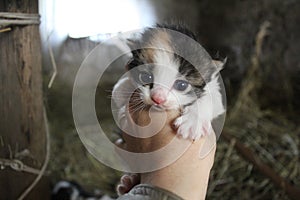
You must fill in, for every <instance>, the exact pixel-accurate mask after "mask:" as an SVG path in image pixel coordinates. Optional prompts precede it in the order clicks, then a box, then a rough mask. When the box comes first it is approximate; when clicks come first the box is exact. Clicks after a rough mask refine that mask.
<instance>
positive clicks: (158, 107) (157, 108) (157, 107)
mask: <svg viewBox="0 0 300 200" xmlns="http://www.w3.org/2000/svg"><path fill="white" fill-rule="evenodd" d="M152 107H153V108H154V109H156V110H158V111H163V110H167V108H166V107H164V106H163V105H159V104H153V105H152Z"/></svg>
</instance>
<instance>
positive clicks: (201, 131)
mask: <svg viewBox="0 0 300 200" xmlns="http://www.w3.org/2000/svg"><path fill="white" fill-rule="evenodd" d="M174 126H175V127H176V128H177V134H178V135H180V136H181V137H182V138H184V139H190V140H197V139H199V138H200V137H201V136H204V135H208V134H209V133H210V132H211V130H210V129H211V124H210V121H209V120H204V119H200V120H199V119H198V120H196V119H195V118H192V117H191V116H188V115H182V116H180V117H178V118H177V119H176V120H175V122H174Z"/></svg>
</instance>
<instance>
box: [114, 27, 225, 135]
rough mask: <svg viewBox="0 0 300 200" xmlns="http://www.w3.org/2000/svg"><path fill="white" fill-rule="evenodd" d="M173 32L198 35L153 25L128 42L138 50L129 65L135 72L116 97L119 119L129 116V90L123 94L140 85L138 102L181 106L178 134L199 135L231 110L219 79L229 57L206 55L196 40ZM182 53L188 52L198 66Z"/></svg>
mask: <svg viewBox="0 0 300 200" xmlns="http://www.w3.org/2000/svg"><path fill="white" fill-rule="evenodd" d="M169 30H171V32H170V31H169ZM172 31H177V32H180V33H182V34H185V35H187V36H189V37H190V38H192V39H193V40H196V37H195V36H194V34H193V33H192V32H191V31H189V30H188V29H185V28H182V27H179V26H161V25H157V27H154V28H147V29H146V30H145V31H144V32H143V33H142V34H141V35H140V37H139V38H138V39H136V40H129V41H128V45H129V46H130V48H131V49H132V51H131V53H132V55H131V59H130V61H129V62H128V64H127V70H130V75H128V76H126V77H124V78H122V79H121V80H119V82H118V83H117V84H116V85H115V86H114V89H113V93H112V97H113V99H114V101H115V103H116V105H117V108H119V109H120V111H119V113H118V118H119V119H118V120H120V121H121V120H122V119H123V120H124V113H125V107H126V104H127V102H128V101H127V99H128V97H129V96H128V95H129V94H128V95H120V94H124V91H129V90H128V89H129V88H131V89H132V88H138V90H137V92H138V94H139V98H138V99H137V104H138V105H140V104H141V103H142V104H144V105H148V106H153V107H154V108H156V109H158V110H168V109H178V110H179V111H181V115H180V116H179V117H178V118H177V119H175V121H174V126H175V127H176V128H177V134H178V135H179V136H181V137H182V138H187V139H190V140H197V139H199V138H200V137H201V136H203V135H206V134H209V133H211V132H212V130H211V121H212V120H213V119H214V118H216V117H217V116H219V115H221V114H223V113H224V111H225V108H224V105H223V104H222V96H221V93H220V86H219V82H218V78H219V76H218V75H219V73H218V72H219V71H220V70H221V69H222V67H223V65H224V62H222V61H216V60H212V59H211V58H210V57H209V56H208V55H204V54H205V53H206V52H205V51H204V50H203V52H198V51H197V52H195V51H194V49H193V48H194V47H193V46H192V45H190V46H186V40H185V39H184V38H182V37H179V38H178V37H174V35H173V34H172ZM177 52H180V53H182V54H184V55H188V57H189V58H191V59H190V60H191V61H192V62H193V63H194V65H195V63H196V65H198V66H194V65H193V64H191V63H190V62H189V61H188V60H186V59H185V58H183V57H181V56H180V55H179V54H178V53H177ZM212 97H213V98H212ZM121 126H122V123H121Z"/></svg>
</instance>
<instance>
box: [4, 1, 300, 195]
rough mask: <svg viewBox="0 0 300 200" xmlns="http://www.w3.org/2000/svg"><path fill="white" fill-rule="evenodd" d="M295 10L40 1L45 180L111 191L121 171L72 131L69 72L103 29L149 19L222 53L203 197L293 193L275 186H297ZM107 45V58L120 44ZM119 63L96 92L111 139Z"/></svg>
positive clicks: (299, 42)
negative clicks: (47, 147) (219, 129)
mask: <svg viewBox="0 0 300 200" xmlns="http://www.w3.org/2000/svg"><path fill="white" fill-rule="evenodd" d="M299 10H300V1H299V0H285V1H281V0H261V1H253V0H227V1H222V0H188V1H186V0H185V1H184V0H172V1H171V0H163V1H160V0H140V1H138V0H85V1H79V0H77V1H74V0H73V1H71V0H62V1H58V0H54V1H47V0H40V1H39V12H40V14H41V20H42V23H41V25H40V33H41V39H42V58H43V60H42V62H43V68H42V69H43V72H42V73H43V85H44V86H43V92H44V103H45V107H46V110H47V114H48V120H49V127H50V133H51V157H50V162H49V165H48V168H47V171H48V173H49V175H48V177H49V182H50V185H52V186H54V185H55V184H56V183H57V182H58V181H60V180H69V181H75V182H77V183H78V184H80V185H81V186H82V187H83V188H84V190H86V191H89V192H91V193H93V192H94V191H96V190H97V191H99V190H100V191H101V192H102V193H105V194H109V195H110V196H112V197H116V193H115V186H116V184H117V182H118V180H119V177H120V175H121V174H122V172H119V171H115V170H113V169H111V168H109V167H106V166H104V165H103V164H101V163H100V162H98V161H97V160H95V159H94V158H93V157H92V156H91V155H90V154H89V153H88V152H87V151H86V149H85V148H84V146H83V145H82V143H81V141H80V139H79V137H78V134H77V132H76V130H75V126H74V122H73V117H72V87H73V83H74V79H75V76H76V73H77V70H78V69H79V67H80V65H81V63H82V62H83V60H84V59H85V57H86V56H87V55H88V54H89V52H90V51H91V50H92V49H93V48H95V47H96V46H97V45H98V44H100V43H102V42H103V41H105V40H107V39H108V38H110V37H112V36H118V35H120V34H121V33H123V32H126V31H130V30H136V29H140V28H144V27H147V26H151V25H154V24H156V23H183V24H185V25H186V26H188V27H190V29H191V30H193V31H194V32H195V33H196V35H197V36H198V38H199V41H200V44H201V45H202V46H203V47H204V48H205V49H206V50H207V51H208V52H209V53H210V55H211V56H212V57H213V58H225V57H227V64H226V66H225V69H224V70H223V71H222V72H221V74H222V78H223V81H224V84H225V87H226V93H227V106H228V108H227V118H226V123H225V127H224V133H225V134H226V135H229V136H230V137H222V136H221V138H220V139H219V140H218V147H217V153H216V159H215V164H214V167H213V169H212V172H211V175H210V182H209V187H208V193H207V199H257V200H259V199H278V200H279V199H293V194H294V197H295V194H297V193H293V194H290V193H291V191H287V189H286V188H285V187H284V186H280V183H282V181H283V180H286V181H287V182H288V183H289V186H291V187H295V188H298V190H299V187H300V160H299V149H300V127H299V122H300V120H299V113H300V112H299V111H300V108H299V106H300V59H299V52H300V37H299V36H300V26H299V24H300V12H299ZM106 45H107V47H108V50H107V56H113V55H115V53H116V52H118V51H120V49H119V48H118V47H117V46H114V45H112V44H106ZM49 47H50V48H49ZM52 52H53V58H54V60H55V64H56V68H57V76H56V77H55V79H54V81H53V82H52V81H51V80H50V79H51V77H52V74H53V71H54V68H53V58H51V53H52ZM122 63H123V61H116V62H114V63H112V65H111V66H110V68H109V69H108V70H107V72H105V73H106V74H105V76H104V77H103V78H102V79H101V80H100V81H101V87H99V88H98V89H97V94H96V110H97V114H98V119H99V122H100V124H101V125H102V126H103V127H104V129H105V130H107V131H110V132H111V133H112V138H111V139H112V140H114V139H115V138H116V137H117V136H116V135H115V134H114V130H115V124H114V122H113V120H112V117H111V113H110V98H109V96H110V91H111V89H112V87H113V84H115V82H116V80H117V79H118V77H119V76H120V75H121V74H122V73H124V72H125V69H124V68H123V67H124V66H122ZM49 83H50V86H51V87H48V86H49ZM239 145H241V146H242V148H239ZM245 148H246V150H251V151H250V152H249V151H246V153H245V151H243V150H245ZM255 160H256V161H257V160H258V161H259V162H255ZM259 163H260V164H261V163H264V164H265V165H263V166H262V165H259ZM266 166H268V167H269V168H266ZM270 169H271V170H270ZM268 172H270V173H268ZM278 178H279V179H278ZM293 191H294V190H293ZM298 198H299V196H298ZM0 199H1V198H0ZM294 199H296V198H294Z"/></svg>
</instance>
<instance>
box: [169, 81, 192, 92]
mask: <svg viewBox="0 0 300 200" xmlns="http://www.w3.org/2000/svg"><path fill="white" fill-rule="evenodd" d="M173 87H174V89H175V90H178V91H184V90H186V89H187V88H188V87H189V83H188V82H187V81H185V80H176V81H175V83H174V85H173Z"/></svg>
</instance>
